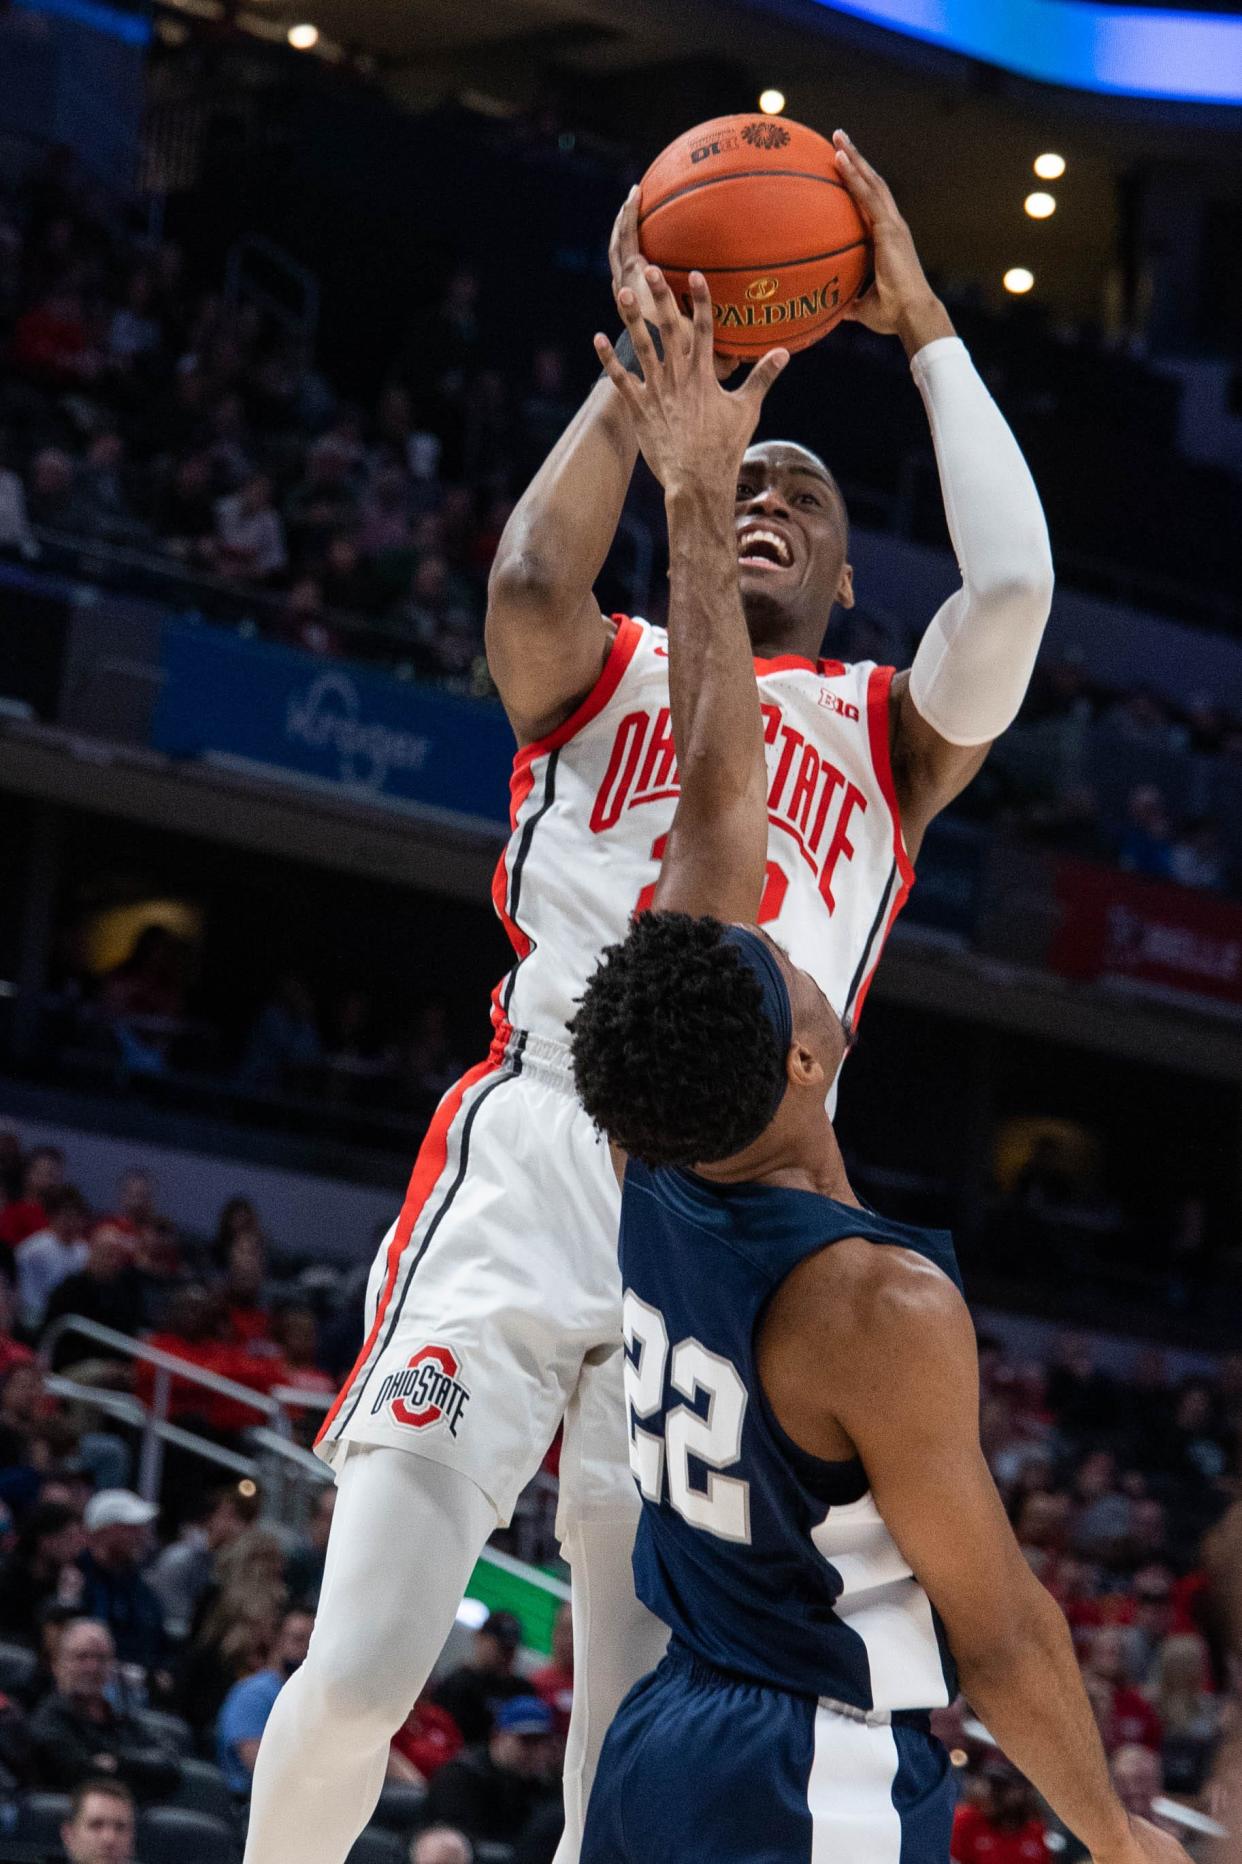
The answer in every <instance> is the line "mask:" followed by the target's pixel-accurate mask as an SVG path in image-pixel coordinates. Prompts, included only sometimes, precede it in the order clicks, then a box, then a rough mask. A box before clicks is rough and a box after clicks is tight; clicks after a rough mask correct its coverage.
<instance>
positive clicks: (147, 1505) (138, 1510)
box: [82, 1489, 159, 1534]
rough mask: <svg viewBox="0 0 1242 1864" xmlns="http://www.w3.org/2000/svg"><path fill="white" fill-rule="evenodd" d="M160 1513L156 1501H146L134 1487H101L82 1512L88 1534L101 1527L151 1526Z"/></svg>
mask: <svg viewBox="0 0 1242 1864" xmlns="http://www.w3.org/2000/svg"><path fill="white" fill-rule="evenodd" d="M158 1513H159V1508H158V1506H157V1504H156V1503H155V1502H144V1501H143V1499H142V1497H141V1495H135V1494H134V1491H133V1490H132V1489H100V1491H99V1493H98V1495H92V1496H91V1499H90V1500H89V1501H88V1502H87V1504H86V1507H85V1509H84V1511H83V1514H82V1522H83V1525H84V1527H85V1528H86V1531H87V1533H88V1534H93V1533H94V1532H95V1530H96V1528H101V1527H149V1526H150V1525H151V1523H152V1521H154V1519H155V1517H156V1515H158Z"/></svg>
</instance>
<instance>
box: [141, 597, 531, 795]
mask: <svg viewBox="0 0 1242 1864" xmlns="http://www.w3.org/2000/svg"><path fill="white" fill-rule="evenodd" d="M151 743H152V745H153V746H154V748H155V749H156V750H157V751H165V752H167V753H168V754H169V755H170V756H172V757H192V758H213V759H215V760H217V761H228V762H230V763H234V764H237V763H244V764H255V765H266V766H269V767H270V768H271V769H272V770H273V771H278V772H279V771H284V772H291V773H294V774H296V775H297V776H299V777H301V778H303V779H309V780H310V781H312V782H314V783H316V784H319V785H326V786H328V787H329V788H330V789H331V790H333V791H334V792H336V793H338V794H341V795H345V796H350V797H353V798H355V799H357V800H361V801H367V802H372V803H388V804H395V805H397V806H400V805H402V804H405V805H408V806H411V807H414V808H417V809H420V810H422V811H424V812H432V811H434V812H435V813H437V814H440V815H442V816H445V817H447V818H449V819H454V820H456V821H459V822H464V823H468V824H471V825H474V826H477V827H480V828H488V829H496V830H502V829H504V828H505V827H507V825H508V807H509V774H510V770H511V768H512V764H513V751H514V743H513V733H512V731H511V730H510V728H509V722H508V720H507V719H506V718H505V715H504V713H503V711H502V710H501V708H500V707H499V706H498V705H493V704H489V703H486V702H484V701H481V700H478V699H465V698H458V697H457V696H456V695H455V694H453V693H445V692H439V691H437V690H436V689H435V688H433V687H427V686H419V685H415V684H412V683H410V682H408V681H404V680H398V679H394V678H392V677H390V676H388V675H385V674H383V673H379V672H375V671H373V670H372V669H370V668H366V667H360V666H357V665H355V664H353V663H347V662H341V661H323V660H319V659H316V658H315V657H314V656H312V655H310V654H304V653H299V652H297V651H296V650H294V649H291V648H286V647H276V646H273V645H271V644H270V643H269V642H265V641H254V640H243V639H240V638H239V637H238V636H237V635H234V634H230V633H228V632H226V631H225V630H224V629H221V628H213V627H210V626H207V625H206V624H201V623H194V622H169V623H168V625H167V626H166V627H165V630H164V644H163V684H162V689H161V693H160V697H159V701H158V703H157V705H156V708H155V715H154V718H153V720H152V725H151Z"/></svg>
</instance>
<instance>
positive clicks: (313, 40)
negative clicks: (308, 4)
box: [285, 21, 319, 52]
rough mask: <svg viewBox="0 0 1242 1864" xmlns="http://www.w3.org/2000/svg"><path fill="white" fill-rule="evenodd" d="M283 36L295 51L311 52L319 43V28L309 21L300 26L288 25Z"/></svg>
mask: <svg viewBox="0 0 1242 1864" xmlns="http://www.w3.org/2000/svg"><path fill="white" fill-rule="evenodd" d="M285 36H286V38H287V39H288V41H289V43H290V45H291V46H292V47H293V49H294V51H295V52H313V51H314V49H315V47H316V46H317V45H318V44H319V28H318V26H312V25H311V24H310V22H309V21H307V22H305V23H304V24H303V25H301V26H290V28H289V31H288V32H287V34H286V35H285Z"/></svg>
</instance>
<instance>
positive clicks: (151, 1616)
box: [79, 1489, 168, 1673]
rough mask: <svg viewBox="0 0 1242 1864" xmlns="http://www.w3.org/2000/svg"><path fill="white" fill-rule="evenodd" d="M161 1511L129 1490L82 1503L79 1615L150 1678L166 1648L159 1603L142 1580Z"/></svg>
mask: <svg viewBox="0 0 1242 1864" xmlns="http://www.w3.org/2000/svg"><path fill="white" fill-rule="evenodd" d="M158 1515H159V1509H158V1507H157V1506H156V1504H155V1503H154V1502H144V1501H143V1500H142V1498H141V1497H140V1496H138V1495H135V1494H134V1492H133V1490H132V1489H101V1490H100V1492H99V1493H98V1494H97V1495H92V1496H91V1499H90V1501H89V1502H87V1504H86V1513H85V1516H84V1517H83V1525H84V1526H85V1528H86V1534H87V1546H86V1552H85V1553H84V1554H83V1555H82V1557H81V1560H80V1561H79V1565H80V1566H81V1568H82V1578H83V1588H82V1607H83V1611H84V1612H85V1613H86V1614H87V1615H88V1616H89V1617H91V1618H97V1619H100V1620H101V1621H102V1622H103V1623H104V1624H105V1625H107V1626H108V1629H109V1630H110V1631H111V1633H112V1637H113V1640H114V1642H115V1644H116V1654H117V1656H118V1657H119V1658H120V1660H121V1662H122V1663H131V1664H139V1665H141V1667H142V1668H143V1669H144V1670H145V1671H147V1672H148V1673H154V1672H155V1671H156V1670H157V1669H158V1668H159V1666H160V1665H161V1664H162V1663H163V1661H164V1658H165V1655H166V1653H167V1649H168V1640H167V1637H166V1636H165V1632H164V1614H163V1612H162V1610H161V1609H160V1602H159V1600H158V1599H157V1598H156V1596H155V1594H154V1592H152V1590H151V1588H150V1586H149V1585H148V1584H147V1582H146V1579H145V1577H144V1575H143V1571H142V1568H143V1565H144V1563H145V1561H146V1559H147V1556H148V1554H149V1552H150V1549H151V1530H152V1527H153V1525H154V1523H155V1521H156V1519H157V1518H158Z"/></svg>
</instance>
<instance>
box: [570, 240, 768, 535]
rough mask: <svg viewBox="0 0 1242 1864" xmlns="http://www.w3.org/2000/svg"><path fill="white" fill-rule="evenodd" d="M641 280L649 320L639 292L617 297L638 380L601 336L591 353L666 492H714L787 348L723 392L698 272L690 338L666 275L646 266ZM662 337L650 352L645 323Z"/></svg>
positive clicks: (743, 444)
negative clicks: (660, 352)
mask: <svg viewBox="0 0 1242 1864" xmlns="http://www.w3.org/2000/svg"><path fill="white" fill-rule="evenodd" d="M643 282H644V284H645V285H646V287H647V290H648V292H649V294H650V307H651V310H652V312H653V313H654V315H652V316H651V317H650V318H649V319H645V318H644V316H643V307H642V304H641V303H640V301H639V297H638V294H637V293H636V292H635V291H634V290H633V289H632V288H631V287H630V286H622V288H621V290H620V291H619V292H618V293H617V309H618V310H619V311H620V313H621V316H622V318H623V319H624V321H625V327H626V329H627V330H628V332H629V335H630V341H631V342H632V343H633V345H634V354H635V356H636V357H637V359H638V365H639V367H640V368H641V370H642V372H643V374H642V380H641V381H639V380H638V378H637V376H634V375H632V374H630V372H629V371H628V370H627V369H626V368H625V367H624V365H623V364H622V363H621V361H620V359H619V358H618V356H617V353H616V351H615V350H614V349H613V347H612V344H611V343H610V342H609V341H608V338H607V337H606V336H604V335H603V333H602V332H601V333H600V334H599V335H597V337H596V339H595V351H596V354H597V355H598V357H599V359H600V361H601V362H602V363H603V365H604V371H605V373H606V374H607V376H608V378H609V380H610V381H611V382H612V383H613V384H614V386H615V387H616V389H617V391H618V393H619V394H620V395H621V396H622V397H623V399H624V401H625V403H626V406H627V407H628V408H629V411H630V414H631V416H632V418H633V421H634V429H635V432H636V434H637V436H638V444H639V446H640V447H641V448H642V452H643V458H644V459H645V460H646V462H647V464H648V465H649V466H650V468H651V470H652V472H653V473H654V474H655V476H656V478H657V479H658V480H659V481H660V483H661V485H662V486H663V487H664V489H665V491H666V492H668V491H671V490H673V489H680V488H683V487H686V486H689V485H702V486H710V487H711V488H713V489H717V488H719V487H721V486H723V485H725V484H727V486H728V489H729V496H730V498H732V488H733V483H734V481H735V480H736V477H737V471H738V468H739V466H740V465H741V463H742V455H743V454H744V453H745V451H746V448H747V445H748V444H749V441H750V437H751V435H752V434H753V433H754V431H755V428H756V426H757V424H758V421H759V410H760V408H761V407H762V406H763V398H764V396H765V395H766V394H767V392H768V390H769V388H771V386H772V384H773V382H774V381H775V380H776V378H777V376H778V375H779V374H780V372H781V370H782V369H783V368H784V367H785V364H786V363H787V362H788V361H789V351H788V350H785V349H773V350H769V351H768V353H767V355H766V356H764V357H762V358H761V359H760V361H759V362H757V363H756V364H755V366H754V368H753V369H752V370H751V372H750V374H749V375H748V376H747V378H746V380H745V381H744V382H743V383H742V385H741V387H740V388H736V389H732V390H729V389H725V388H722V387H721V386H720V383H719V381H718V380H717V379H716V373H715V368H714V364H713V357H712V338H713V324H712V301H711V294H710V293H709V291H708V289H707V280H706V279H705V278H704V277H703V274H702V273H701V272H691V274H690V297H691V303H692V306H693V316H692V318H691V320H690V324H689V338H688V340H687V337H686V332H685V330H684V329H683V326H684V325H685V322H686V320H685V319H684V318H683V317H682V315H681V312H680V311H679V310H678V308H677V302H676V300H675V298H674V297H673V294H672V292H671V291H670V290H669V287H668V283H667V281H666V279H665V277H664V274H663V273H662V272H661V271H659V270H658V269H657V267H655V266H654V265H651V266H648V267H647V268H646V269H645V271H644V274H643ZM648 321H650V322H651V323H654V324H655V325H656V327H657V329H658V330H659V333H660V342H661V345H662V347H663V350H664V356H663V359H662V360H661V358H660V357H659V356H658V355H657V354H656V347H655V344H654V343H653V342H652V340H651V332H650V331H649V330H648V328H647V323H648Z"/></svg>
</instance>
